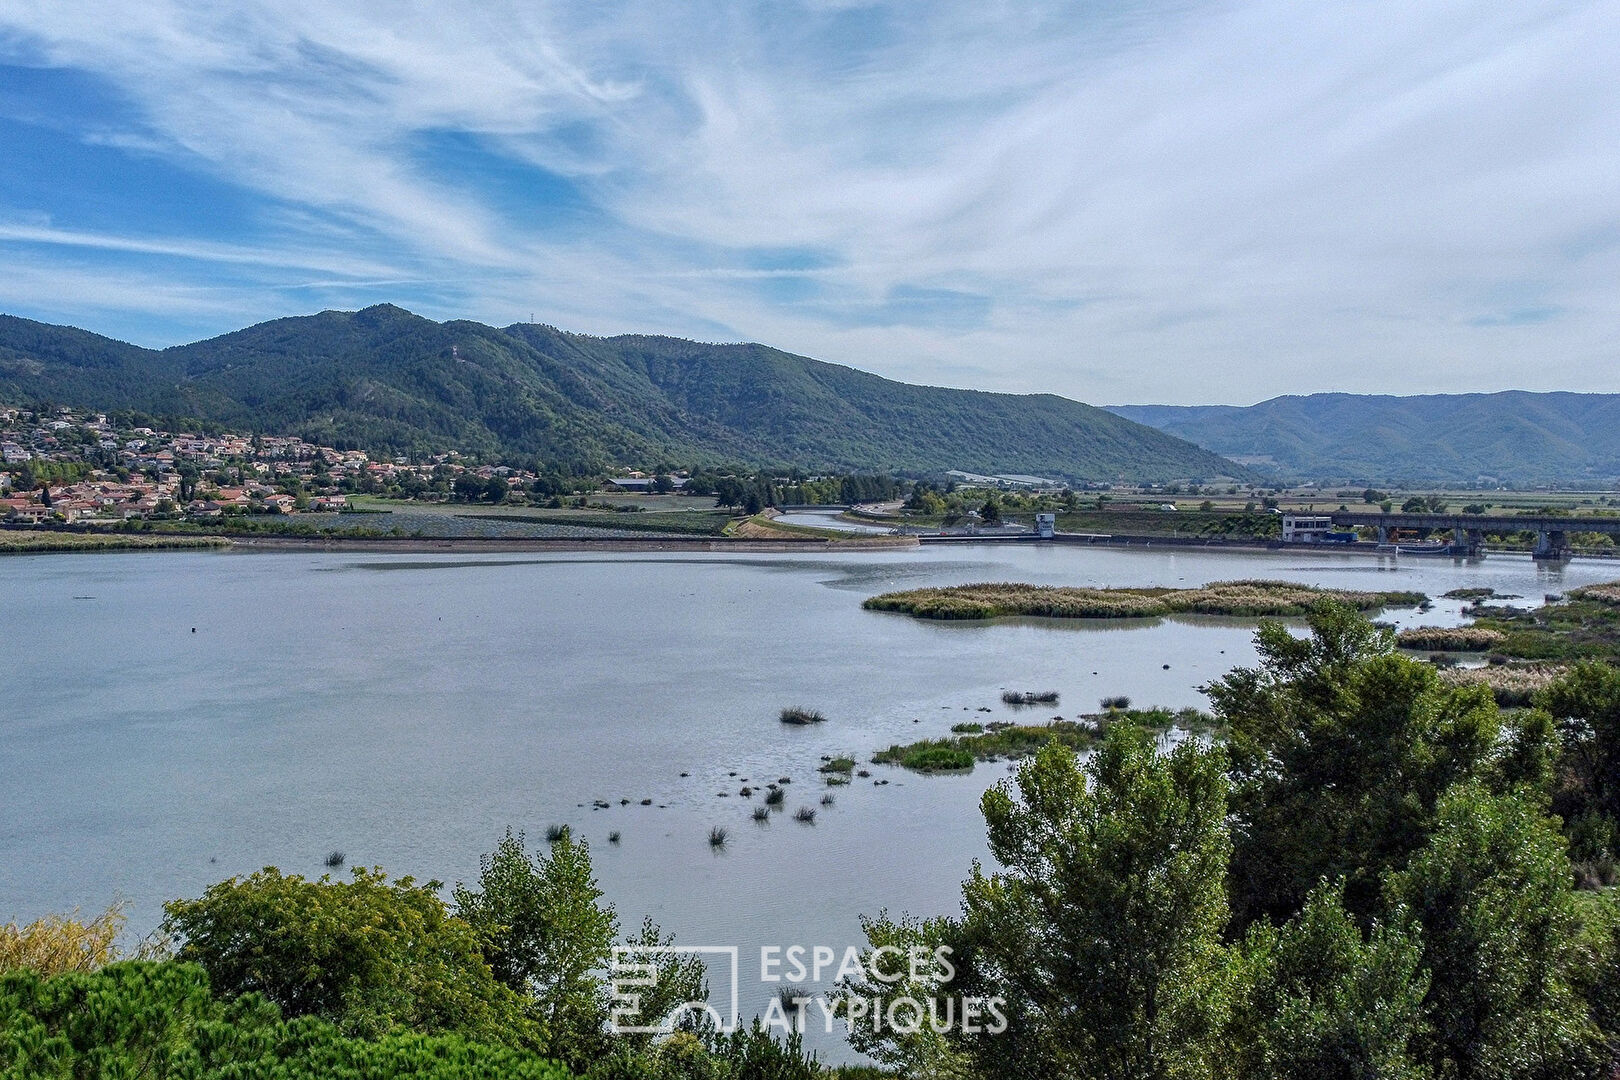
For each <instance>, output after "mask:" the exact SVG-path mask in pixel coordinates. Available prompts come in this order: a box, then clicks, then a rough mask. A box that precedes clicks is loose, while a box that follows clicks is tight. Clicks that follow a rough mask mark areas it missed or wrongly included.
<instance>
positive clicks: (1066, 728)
mask: <svg viewBox="0 0 1620 1080" xmlns="http://www.w3.org/2000/svg"><path fill="white" fill-rule="evenodd" d="M1114 724H1132V725H1135V726H1136V727H1140V728H1142V729H1144V730H1147V731H1152V732H1166V731H1169V730H1171V729H1172V728H1178V729H1180V730H1182V731H1186V732H1191V733H1194V734H1211V733H1218V727H1217V725H1216V723H1215V720H1214V718H1213V717H1211V716H1210V715H1209V714H1207V713H1203V712H1200V711H1198V710H1197V709H1176V710H1171V709H1130V710H1124V711H1112V712H1107V713H1099V714H1096V715H1092V716H1084V717H1081V718H1080V719H1078V720H1064V719H1061V718H1058V719H1054V720H1052V721H1051V722H1050V723H1046V724H1001V723H997V724H987V725H985V730H984V731H983V732H981V733H970V732H962V733H959V734H956V735H954V736H952V737H950V738H944V739H923V740H921V741H919V742H914V743H906V744H903V745H902V744H899V743H896V744H895V745H893V746H891V747H889V748H888V749H886V750H879V751H878V752H877V753H876V754H873V755H872V762H873V764H875V765H899V766H900V767H901V768H905V769H911V770H913V771H915V772H923V773H937V772H966V771H969V770H971V769H972V768H973V766H974V763H975V762H979V761H998V760H1001V759H1002V758H1006V759H1007V760H1009V761H1017V760H1018V759H1020V758H1024V757H1028V756H1029V755H1031V754H1033V753H1035V752H1036V751H1037V750H1039V749H1040V748H1041V747H1043V746H1045V745H1046V744H1047V743H1050V742H1056V743H1060V744H1062V745H1063V746H1067V747H1070V748H1072V749H1075V750H1084V749H1086V748H1088V747H1090V746H1091V745H1092V744H1093V743H1095V742H1097V741H1098V740H1099V739H1101V738H1102V737H1103V735H1104V734H1105V733H1106V732H1107V731H1108V729H1109V727H1111V726H1112V725H1114ZM959 726H960V725H959ZM953 730H954V729H953Z"/></svg>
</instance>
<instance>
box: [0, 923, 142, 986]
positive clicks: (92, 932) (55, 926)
mask: <svg viewBox="0 0 1620 1080" xmlns="http://www.w3.org/2000/svg"><path fill="white" fill-rule="evenodd" d="M78 915H79V913H78V912H77V911H75V912H73V914H71V915H67V916H62V915H47V916H46V917H45V918H43V919H37V920H35V921H34V922H31V923H29V924H28V925H26V926H19V925H18V924H16V923H7V924H6V925H5V926H0V972H5V971H14V970H16V969H17V968H28V969H30V970H32V971H37V972H39V973H40V974H41V975H58V974H61V973H62V972H65V971H95V970H96V969H98V968H102V967H105V966H107V965H108V964H111V963H113V962H114V961H116V960H118V959H119V952H118V946H117V941H118V934H119V932H120V931H121V930H123V928H124V913H123V911H122V910H121V909H120V908H118V907H116V906H115V907H110V908H108V909H107V910H106V911H104V912H102V913H101V914H100V915H97V916H96V917H95V918H93V919H90V920H89V921H85V920H83V919H80V918H79V917H78Z"/></svg>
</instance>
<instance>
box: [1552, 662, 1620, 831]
mask: <svg viewBox="0 0 1620 1080" xmlns="http://www.w3.org/2000/svg"><path fill="white" fill-rule="evenodd" d="M1536 701H1537V704H1538V705H1540V706H1541V707H1542V708H1544V709H1546V710H1547V712H1548V713H1550V714H1551V715H1552V717H1553V718H1554V720H1555V721H1556V723H1557V725H1558V733H1559V736H1560V738H1561V739H1562V743H1563V753H1562V754H1561V755H1560V757H1559V762H1558V777H1557V782H1556V786H1555V789H1554V794H1553V811H1554V812H1555V813H1557V814H1558V815H1559V816H1561V817H1563V818H1564V820H1565V821H1566V822H1569V823H1570V824H1571V826H1572V828H1571V840H1572V848H1573V850H1572V855H1573V856H1574V857H1575V858H1576V859H1578V860H1580V861H1583V862H1586V861H1594V860H1598V859H1601V858H1603V857H1604V856H1620V668H1615V667H1613V666H1611V665H1609V664H1604V663H1598V662H1595V661H1590V662H1585V663H1579V664H1576V665H1575V666H1574V668H1572V669H1571V670H1570V671H1569V673H1568V674H1566V675H1565V676H1563V677H1562V678H1560V679H1559V680H1558V681H1556V682H1554V683H1553V684H1552V685H1551V686H1549V687H1548V688H1547V689H1546V690H1545V691H1543V692H1542V693H1541V694H1540V695H1539V696H1538V697H1537V699H1536Z"/></svg>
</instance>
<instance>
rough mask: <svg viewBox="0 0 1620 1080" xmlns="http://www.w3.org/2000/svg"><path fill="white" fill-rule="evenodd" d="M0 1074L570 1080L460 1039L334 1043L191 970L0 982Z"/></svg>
mask: <svg viewBox="0 0 1620 1080" xmlns="http://www.w3.org/2000/svg"><path fill="white" fill-rule="evenodd" d="M0 1074H3V1075H5V1076H17V1077H22V1076H30V1077H32V1076H39V1077H45V1076H51V1077H70V1076H73V1077H80V1076H82V1077H115V1076H118V1077H141V1076H148V1077H162V1078H173V1080H205V1078H214V1077H226V1076H229V1077H239V1078H241V1080H259V1078H269V1077H276V1078H279V1080H324V1078H327V1077H344V1078H346V1080H394V1078H396V1077H397V1078H400V1080H569V1076H568V1074H567V1073H566V1072H565V1071H564V1070H563V1069H562V1068H561V1067H559V1066H557V1065H555V1064H553V1063H551V1062H548V1061H545V1060H543V1059H542V1058H540V1057H538V1056H537V1055H535V1054H532V1053H528V1052H525V1051H522V1050H518V1049H513V1048H510V1047H506V1046H499V1045H493V1044H489V1043H482V1042H475V1041H469V1040H467V1039H465V1038H464V1037H461V1036H459V1035H421V1034H417V1033H414V1032H388V1033H385V1034H382V1035H379V1036H377V1037H376V1038H375V1039H358V1038H353V1037H349V1036H346V1035H344V1034H343V1033H342V1032H341V1031H340V1030H338V1028H337V1027H336V1026H334V1025H333V1024H330V1023H328V1022H326V1021H323V1020H319V1019H316V1018H314V1017H303V1018H301V1019H295V1020H284V1019H283V1018H282V1017H281V1015H280V1014H279V1012H278V1011H277V1010H276V1008H275V1007H274V1006H273V1005H271V1004H269V1003H268V1002H266V1001H265V1000H264V999H263V998H261V997H259V996H257V995H254V994H249V995H246V996H244V997H242V998H239V999H237V1000H235V1001H222V1000H220V999H219V998H217V997H215V996H213V995H212V994H210V992H209V980H208V976H207V974H206V973H205V972H204V971H203V970H202V969H201V968H200V967H198V966H197V965H195V964H183V963H156V962H150V961H140V962H126V963H117V964H113V965H112V966H110V967H107V968H104V969H102V970H101V971H97V972H93V973H85V972H72V973H68V974H64V975H58V976H55V977H53V978H49V979H47V978H43V977H41V976H40V975H39V974H38V973H36V972H33V971H21V972H13V973H11V974H7V975H0Z"/></svg>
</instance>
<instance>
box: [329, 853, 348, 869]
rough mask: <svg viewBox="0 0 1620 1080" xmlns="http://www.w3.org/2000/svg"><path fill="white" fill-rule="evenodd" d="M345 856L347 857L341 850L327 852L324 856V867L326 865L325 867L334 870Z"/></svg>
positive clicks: (340, 864)
mask: <svg viewBox="0 0 1620 1080" xmlns="http://www.w3.org/2000/svg"><path fill="white" fill-rule="evenodd" d="M346 858H347V856H346V855H344V854H343V852H341V851H333V852H329V853H328V854H327V856H326V867H327V869H329V870H336V869H337V868H338V867H340V866H342V865H343V863H344V860H345V859H346Z"/></svg>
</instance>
